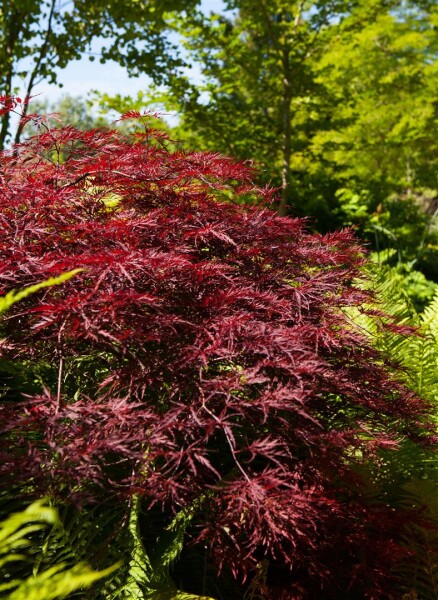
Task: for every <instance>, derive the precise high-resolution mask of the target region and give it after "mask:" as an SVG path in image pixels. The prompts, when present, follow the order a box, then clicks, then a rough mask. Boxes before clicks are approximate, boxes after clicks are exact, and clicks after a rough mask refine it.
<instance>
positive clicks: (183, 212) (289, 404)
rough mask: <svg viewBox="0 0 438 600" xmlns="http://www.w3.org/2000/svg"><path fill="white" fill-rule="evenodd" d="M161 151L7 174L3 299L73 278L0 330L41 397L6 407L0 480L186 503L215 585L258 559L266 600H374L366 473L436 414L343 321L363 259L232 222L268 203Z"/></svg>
mask: <svg viewBox="0 0 438 600" xmlns="http://www.w3.org/2000/svg"><path fill="white" fill-rule="evenodd" d="M172 148H173V146H172V145H171V144H170V142H167V141H166V139H165V138H164V137H163V134H162V133H160V135H159V136H158V138H157V137H156V136H155V137H154V132H153V131H150V130H147V129H146V130H145V132H144V133H142V134H139V135H138V136H136V137H135V138H133V139H126V138H124V137H122V136H120V135H119V134H118V133H116V132H114V131H109V132H108V131H89V132H80V131H77V130H76V129H74V128H71V127H65V128H61V129H55V130H48V131H46V132H43V133H42V134H41V135H40V136H39V137H36V138H34V139H31V140H30V141H28V142H27V143H25V144H23V145H21V146H20V147H19V149H18V155H17V151H16V153H15V156H13V155H7V154H4V155H3V156H2V157H1V187H0V228H1V237H0V287H1V289H2V291H3V292H7V291H8V290H10V289H12V288H15V289H19V288H23V287H24V286H26V285H28V284H33V283H36V282H39V281H42V280H45V279H47V278H48V277H50V276H54V275H59V274H60V273H63V272H65V271H67V270H70V269H73V268H78V267H81V268H83V271H82V272H81V273H80V274H78V275H77V276H76V277H75V278H73V279H72V280H70V281H68V282H66V283H65V284H63V285H62V286H58V287H56V288H50V289H49V288H47V289H45V290H42V291H41V292H39V294H37V295H36V296H33V297H29V298H28V299H27V300H25V301H24V302H22V303H19V304H17V305H15V306H14V307H13V308H12V309H11V310H10V312H8V314H7V315H6V316H5V317H4V319H3V324H2V329H3V336H4V337H5V338H6V341H4V342H3V343H2V346H1V353H2V360H3V361H16V363H17V361H18V363H20V364H23V365H25V366H26V365H27V368H28V369H29V370H31V369H32V368H34V369H37V371H38V377H39V379H40V381H41V382H42V385H44V389H43V388H42V387H41V389H40V392H39V393H36V394H31V395H30V396H29V397H28V398H27V399H26V400H24V401H23V402H20V403H17V401H16V400H15V401H13V400H12V399H10V400H9V401H8V399H7V398H6V400H5V401H3V403H2V413H3V415H2V422H3V423H4V424H5V423H6V425H5V426H4V427H3V429H4V430H5V436H4V440H5V442H4V444H3V450H2V457H3V461H2V463H3V467H2V469H3V472H4V473H8V472H9V473H10V472H13V473H15V475H14V476H15V477H19V478H22V479H23V480H33V481H34V483H35V484H38V485H40V486H41V487H42V488H43V489H44V490H50V491H51V492H52V493H56V494H58V495H63V496H66V497H68V496H81V495H84V496H86V495H88V494H91V495H94V496H98V494H99V489H102V488H103V489H104V490H105V493H106V494H110V493H112V494H114V496H115V497H116V496H120V495H122V496H123V495H124V494H131V493H134V492H135V493H141V494H142V495H143V497H144V498H145V499H146V500H147V501H148V502H150V503H152V504H153V503H159V504H161V505H162V506H163V507H164V509H165V510H167V511H169V513H170V512H172V511H178V510H180V509H181V508H182V507H187V506H191V505H193V503H196V505H197V506H198V516H197V518H196V522H195V525H196V527H194V528H193V532H192V535H193V536H194V537H195V538H196V539H195V543H197V542H200V543H201V542H202V543H205V541H208V545H209V548H210V550H211V554H212V555H213V557H214V559H215V561H216V564H217V565H218V566H219V567H221V566H222V565H224V564H227V565H229V566H230V567H231V569H232V570H233V572H234V573H235V574H236V575H240V576H243V577H245V576H247V575H248V574H251V573H252V572H253V569H255V568H256V566H257V565H260V561H263V560H264V559H268V560H269V561H270V562H269V564H270V567H269V570H268V577H267V579H266V580H265V581H264V583H263V585H262V588H263V590H264V591H263V590H262V592H263V594H264V595H265V596H266V597H271V598H278V599H279V598H289V599H291V598H307V597H308V598H316V597H324V598H331V597H334V598H339V597H341V596H342V597H344V596H343V594H344V592H345V590H346V589H347V588H348V586H353V588H354V589H357V590H362V592H360V593H362V594H363V596H360V597H375V598H383V597H384V595H383V593H384V589H383V587H381V586H383V585H384V584H385V581H386V580H387V566H388V563H389V562H390V560H392V559H394V558H395V557H396V556H397V554H398V553H400V552H401V550H400V548H399V547H398V546H397V544H396V543H395V542H394V540H396V538H397V531H398V530H399V523H398V520H397V519H399V518H400V517H399V516H398V517H396V516H394V515H393V514H392V513H390V512H389V511H388V512H385V511H384V510H383V509H382V507H375V506H374V507H373V505H372V504H369V505H367V503H366V502H365V501H363V500H362V499H361V491H362V482H361V480H360V478H359V476H358V475H357V474H356V470H357V469H356V467H357V465H358V464H360V463H361V462H363V461H364V460H365V459H366V460H378V452H379V449H380V448H382V447H383V448H385V449H387V448H388V447H396V446H397V443H398V442H399V440H400V439H403V438H404V437H406V436H408V437H410V438H411V439H413V440H421V439H423V438H425V436H426V429H427V427H426V425H425V423H426V421H427V419H426V415H427V411H428V407H427V406H425V404H424V403H423V402H422V401H421V400H420V399H419V398H417V397H415V396H414V395H413V394H411V393H409V392H408V391H407V390H406V389H405V388H404V387H403V386H402V385H400V384H399V383H397V381H396V378H395V377H394V376H393V375H392V374H391V373H390V372H389V370H388V369H387V368H386V367H385V361H384V360H383V357H382V356H381V355H379V353H377V352H376V351H375V350H373V349H372V348H371V347H370V345H369V344H368V342H367V340H366V338H365V337H364V336H363V335H362V334H361V333H360V331H359V329H357V328H355V327H354V326H353V325H352V324H351V322H350V321H349V319H348V318H347V317H346V316H345V315H344V312H343V310H342V309H343V308H344V307H347V306H358V305H361V304H362V303H363V301H364V299H365V296H364V292H363V291H361V290H360V289H358V288H357V287H355V285H354V284H353V283H352V282H353V280H354V279H355V278H356V277H358V276H360V267H361V265H362V263H363V253H362V250H361V248H360V247H359V246H358V244H357V242H356V240H355V239H354V237H353V235H352V234H351V233H350V232H348V231H341V232H339V233H335V234H330V235H326V236H320V235H313V234H309V233H307V232H306V231H305V229H304V227H303V222H302V221H301V220H298V219H291V218H280V217H278V216H277V215H276V214H275V213H274V212H273V211H271V210H269V209H267V208H263V207H261V206H258V207H252V208H250V207H247V206H242V205H241V201H242V199H244V197H250V198H252V199H254V198H258V199H259V201H262V202H264V201H266V200H269V196H270V192H269V191H267V190H257V189H255V188H253V186H252V184H251V171H250V169H248V168H247V166H245V165H242V164H237V163H235V162H234V161H232V160H231V159H228V158H224V157H222V156H218V155H216V154H206V153H187V152H182V151H179V150H175V149H174V150H172ZM229 198H232V199H234V200H233V201H230V200H229ZM32 365H33V366H32ZM35 365H36V366H35ZM196 536H197V537H196ZM353 588H352V589H353ZM333 590H334V591H333ZM364 590H365V591H364ZM366 590H368V591H366ZM370 590H371V591H370ZM339 593H340V594H341V596H340V595H339ZM312 594H313V595H312ZM315 594H316V595H315ZM321 594H322V596H321ZM373 594H374V595H373ZM379 594H380V595H379ZM358 597H359V596H358Z"/></svg>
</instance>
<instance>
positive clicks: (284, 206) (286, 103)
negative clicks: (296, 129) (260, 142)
mask: <svg viewBox="0 0 438 600" xmlns="http://www.w3.org/2000/svg"><path fill="white" fill-rule="evenodd" d="M289 72H290V65H289V52H288V48H284V49H283V114H282V120H283V141H282V149H281V151H282V166H281V199H280V204H279V205H278V214H279V215H280V216H281V217H284V216H285V215H287V213H288V195H289V193H288V192H289V190H288V188H289V184H290V162H291V156H292V127H291V102H292V85H291V81H290V77H289Z"/></svg>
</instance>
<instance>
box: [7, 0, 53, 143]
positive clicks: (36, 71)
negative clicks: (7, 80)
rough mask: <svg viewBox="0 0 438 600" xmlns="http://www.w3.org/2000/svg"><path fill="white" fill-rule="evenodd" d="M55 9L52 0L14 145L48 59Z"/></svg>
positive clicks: (18, 138) (20, 133) (17, 141)
mask: <svg viewBox="0 0 438 600" xmlns="http://www.w3.org/2000/svg"><path fill="white" fill-rule="evenodd" d="M55 7H56V0H52V2H51V6H50V13H49V18H48V21H47V29H46V35H45V36H44V42H43V44H42V45H41V49H40V53H39V55H38V60H37V62H36V63H35V66H34V68H33V70H32V73H31V75H30V77H29V81H28V84H27V88H26V96H25V102H24V104H23V111H22V114H21V119H20V122H19V124H18V127H17V131H16V133H15V139H14V145H16V144H19V143H20V139H21V136H22V135H23V130H24V127H25V125H26V116H27V113H28V110H29V100H30V97H31V95H32V90H33V88H34V85H35V82H36V80H37V77H38V76H39V75H40V69H41V65H42V62H43V60H44V59H45V58H46V56H47V53H48V51H49V48H50V36H51V35H52V25H53V17H54V14H55Z"/></svg>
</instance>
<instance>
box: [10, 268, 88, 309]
mask: <svg viewBox="0 0 438 600" xmlns="http://www.w3.org/2000/svg"><path fill="white" fill-rule="evenodd" d="M81 271H83V269H73V270H72V271H68V272H67V273H62V275H59V276H58V277H50V278H49V279H47V280H46V281H41V282H40V283H35V284H34V285H30V286H28V287H26V288H24V289H23V290H20V291H18V292H16V291H14V290H12V291H11V292H8V293H7V294H6V295H5V296H2V297H0V314H2V313H3V312H5V311H6V310H8V308H10V307H11V306H12V305H13V304H15V303H16V302H19V301H20V300H24V298H27V297H28V296H30V295H31V294H34V293H35V292H38V291H39V290H42V289H43V288H47V287H52V286H54V285H60V284H61V283H65V282H66V281H68V280H69V279H71V278H72V277H74V276H75V275H76V274H77V273H80V272H81Z"/></svg>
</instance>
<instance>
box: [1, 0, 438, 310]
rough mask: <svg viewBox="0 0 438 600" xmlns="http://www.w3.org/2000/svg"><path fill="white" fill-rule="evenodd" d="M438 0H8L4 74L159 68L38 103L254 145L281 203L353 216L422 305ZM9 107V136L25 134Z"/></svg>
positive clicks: (317, 219)
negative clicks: (145, 81) (144, 82)
mask: <svg viewBox="0 0 438 600" xmlns="http://www.w3.org/2000/svg"><path fill="white" fill-rule="evenodd" d="M434 4H435V3H433V2H427V1H426V2H425V1H422V2H408V1H403V2H399V1H398V2H394V1H387V0H385V1H373V2H358V1H356V2H343V1H324V2H304V1H303V2H283V1H275V2H265V1H263V0H257V1H255V0H252V1H247V2H245V1H241V2H226V3H224V4H223V5H219V7H218V8H220V9H221V10H219V11H217V12H212V11H211V10H209V9H208V4H204V5H203V6H202V10H201V9H200V7H199V5H198V3H197V2H194V1H193V0H192V1H191V2H190V1H187V0H186V1H185V2H173V3H172V2H168V3H163V2H160V3H156V4H154V3H148V4H147V5H138V3H137V2H134V1H133V2H132V6H131V5H126V7H124V8H123V9H121V8H120V7H119V6H118V3H114V4H105V7H104V6H103V5H100V3H99V2H92V3H90V2H87V3H84V4H83V5H82V4H81V3H79V2H75V3H71V4H69V3H67V4H66V5H65V6H64V5H63V8H60V7H59V6H58V4H57V3H56V2H55V1H53V2H48V3H44V2H29V1H28V2H22V3H20V2H5V3H4V5H5V8H6V7H7V6H8V5H10V7H11V10H10V11H7V10H6V11H4V14H3V18H2V23H1V31H2V43H1V48H0V51H1V53H2V64H3V65H4V66H3V68H2V72H1V81H0V83H1V87H2V90H3V91H4V93H6V94H8V93H11V92H14V91H15V92H19V93H20V94H21V95H26V94H27V95H29V96H31V95H32V94H33V93H36V92H38V87H35V86H37V84H38V83H39V84H41V82H48V83H52V84H53V83H56V82H57V81H59V82H61V83H62V69H63V68H65V67H66V66H68V65H69V64H71V63H72V62H73V61H77V60H78V59H79V58H81V57H84V55H87V56H88V60H90V61H92V62H91V64H93V63H94V61H95V60H100V61H101V62H102V63H105V62H106V61H115V62H117V63H118V64H119V65H121V66H122V67H123V68H125V69H126V72H127V73H128V75H130V76H133V77H135V76H139V75H142V76H143V77H144V75H145V74H147V75H148V76H149V77H150V81H151V83H150V85H149V88H148V89H144V90H142V91H137V93H135V94H134V95H132V94H129V90H126V91H123V90H121V91H120V93H118V94H115V95H112V96H111V95H109V94H107V93H103V92H101V91H99V90H97V91H96V90H95V91H94V93H90V94H89V96H88V98H82V97H81V98H80V97H70V96H69V95H68V89H67V90H66V92H67V95H65V96H64V98H62V99H61V100H58V101H56V102H52V101H51V99H50V98H49V97H44V95H43V96H39V97H37V98H36V99H35V100H34V101H33V103H32V104H31V105H30V109H29V110H31V111H33V112H37V111H38V110H39V111H41V110H42V111H55V112H59V113H61V114H64V118H65V120H66V122H68V123H70V124H77V125H78V126H80V127H90V126H92V125H104V124H107V123H109V122H111V121H112V120H113V119H114V118H116V117H117V115H120V114H121V113H123V112H125V111H126V110H132V109H145V108H150V109H153V110H156V111H158V112H161V113H163V114H172V115H173V118H172V119H171V120H170V121H169V122H170V123H171V125H169V126H168V129H169V131H170V132H171V135H172V137H174V138H175V139H178V140H180V141H181V143H183V144H184V145H185V146H186V147H188V148H196V149H198V150H203V149H207V150H214V151H217V152H222V153H225V154H227V155H231V156H234V157H236V158H239V159H243V160H251V161H253V162H254V164H255V165H256V167H257V169H258V179H259V183H262V184H267V183H269V184H271V185H274V186H278V187H279V188H280V190H281V200H280V203H279V212H280V214H286V213H290V214H294V215H299V216H306V217H309V225H310V227H312V228H314V229H315V230H318V231H323V232H324V231H329V230H333V229H335V228H338V227H344V226H354V227H355V228H356V229H357V232H358V235H359V236H360V237H361V238H362V239H363V240H364V241H365V242H366V243H367V245H368V247H369V249H370V251H371V252H372V253H373V256H374V258H375V259H376V260H377V261H379V262H381V263H383V264H388V265H390V266H392V267H395V268H396V269H397V272H398V273H399V276H400V283H401V284H402V285H403V286H405V287H406V290H407V291H408V293H409V294H410V296H411V298H412V299H413V301H414V303H415V305H416V306H417V308H419V309H421V308H423V307H424V306H425V304H426V303H427V301H428V300H430V299H431V297H432V296H433V291H434V287H435V283H436V281H437V280H438V271H437V264H438V260H437V231H436V222H437V209H438V204H437V202H438V201H437V193H436V185H437V184H436V172H437V160H438V151H437V136H436V127H437V125H436V124H437V98H436V90H437V88H438V85H437V84H438V82H437V78H438V74H437V62H436V53H437V29H436V28H437V19H438V17H437V9H436V6H434ZM141 7H143V8H141ZM17 15H18V16H19V17H18V19H17ZM20 15H21V17H20ZM23 15H24V16H23ZM133 15H135V18H133ZM20 19H21V21H20ZM18 22H20V27H21V29H20V28H17V29H16V30H15V29H14V27H16V25H17V23H18ZM41 24H42V25H41ZM94 64H95V63H94ZM112 64H114V62H112ZM96 72H97V73H98V71H96ZM20 78H21V80H20ZM20 81H22V83H20ZM133 81H135V80H133ZM23 83H24V89H23ZM137 89H138V88H137ZM23 92H24V94H23ZM8 119H9V117H8V115H6V116H4V117H3V121H2V130H1V134H0V145H4V144H5V142H6V140H7V139H8V136H9V137H10V136H13V137H15V139H16V140H18V139H19V138H20V137H21V136H22V131H21V129H20V128H19V130H18V132H14V133H12V128H11V127H10V124H9V121H8Z"/></svg>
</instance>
